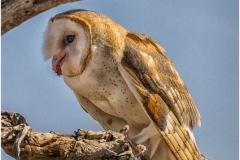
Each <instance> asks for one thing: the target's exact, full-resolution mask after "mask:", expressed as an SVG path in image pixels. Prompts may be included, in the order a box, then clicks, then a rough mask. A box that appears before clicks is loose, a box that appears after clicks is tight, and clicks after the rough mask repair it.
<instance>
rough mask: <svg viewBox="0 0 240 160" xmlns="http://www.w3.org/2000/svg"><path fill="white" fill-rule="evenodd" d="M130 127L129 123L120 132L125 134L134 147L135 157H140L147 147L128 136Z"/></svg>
mask: <svg viewBox="0 0 240 160" xmlns="http://www.w3.org/2000/svg"><path fill="white" fill-rule="evenodd" d="M129 129H130V127H129V126H128V125H126V126H124V127H123V128H122V129H121V130H120V131H119V132H120V133H122V134H123V135H124V136H125V139H126V140H127V141H128V142H129V144H130V146H131V147H132V150H133V153H134V156H135V157H139V156H141V155H143V154H144V152H145V151H146V147H145V146H144V145H142V144H136V143H134V142H133V141H132V140H131V139H130V138H129V136H128V132H129Z"/></svg>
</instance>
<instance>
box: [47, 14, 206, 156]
mask: <svg viewBox="0 0 240 160" xmlns="http://www.w3.org/2000/svg"><path fill="white" fill-rule="evenodd" d="M43 50H44V56H45V59H49V58H52V68H53V70H54V71H55V72H56V74H57V75H62V76H63V79H64V81H65V83H66V84H67V85H68V86H69V87H70V88H71V89H72V90H73V92H74V94H75V96H76V98H77V100H78V102H79V103H80V105H81V107H82V108H83V109H84V110H85V111H86V112H87V113H89V114H90V115H91V116H92V117H93V118H94V119H95V120H97V121H98V122H99V123H100V125H101V126H102V127H103V128H104V129H105V130H114V131H119V130H121V129H122V128H123V127H124V126H128V127H129V130H128V137H129V139H130V140H131V141H132V142H134V143H135V144H142V145H144V146H145V147H146V151H145V153H144V156H146V157H148V158H150V159H151V160H160V159H161V160H199V159H204V158H203V157H202V156H201V153H200V151H199V149H198V147H197V144H196V141H195V138H194V135H193V132H192V129H193V127H194V126H195V125H196V126H200V125H201V122H200V114H199V111H198V109H197V107H196V106H195V104H194V101H193V99H192V97H191V95H190V93H189V92H188V90H187V88H186V86H185V85H184V83H183V81H182V79H181V78H180V76H179V74H178V72H177V71H176V69H175V68H174V65H173V62H172V61H171V60H170V59H169V58H168V57H167V55H166V54H165V50H164V49H163V48H162V47H161V46H160V45H159V44H158V43H157V42H156V41H155V40H153V39H152V38H151V37H149V36H147V35H145V34H140V33H135V32H131V31H128V30H126V29H125V28H123V27H122V26H121V25H119V24H118V23H116V22H114V21H113V20H111V19H110V18H108V17H107V16H105V15H103V14H100V13H97V12H93V11H87V10H70V11H66V12H63V13H60V14H57V15H55V16H54V17H52V18H51V19H50V20H49V22H48V26H47V29H46V32H45V38H44V43H43Z"/></svg>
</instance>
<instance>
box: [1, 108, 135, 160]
mask: <svg viewBox="0 0 240 160" xmlns="http://www.w3.org/2000/svg"><path fill="white" fill-rule="evenodd" d="M1 115H2V118H1V124H2V127H1V131H2V134H1V145H2V148H3V149H4V151H5V152H6V153H7V154H8V155H10V156H11V157H13V158H15V159H19V160H20V159H24V160H25V159H26V160H31V159H41V160H49V159H55V160H63V159H64V160H65V159H81V160H93V159H108V160H116V159H119V160H125V159H132V160H134V155H133V154H132V149H131V147H130V145H129V144H128V142H126V140H125V137H124V136H123V135H122V134H120V133H117V132H113V131H98V132H94V131H85V130H81V129H78V130H77V131H75V132H74V133H75V135H71V134H60V133H56V132H53V131H50V132H49V133H41V132H34V131H32V130H31V127H30V126H29V125H28V124H27V122H26V119H25V118H24V117H23V116H22V115H20V114H19V113H12V112H9V111H2V112H1Z"/></svg>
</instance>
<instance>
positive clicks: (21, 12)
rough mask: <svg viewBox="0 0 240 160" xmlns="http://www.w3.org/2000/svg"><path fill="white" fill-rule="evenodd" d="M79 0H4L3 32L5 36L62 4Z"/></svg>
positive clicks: (2, 7) (2, 2)
mask: <svg viewBox="0 0 240 160" xmlns="http://www.w3.org/2000/svg"><path fill="white" fill-rule="evenodd" d="M74 1H78V0H53V1H49V0H2V1H1V4H2V6H1V9H2V20H1V21H2V32H1V35H3V34H5V33H6V32H7V31H9V30H11V29H12V28H14V27H16V26H18V25H20V24H21V23H22V22H24V21H26V20H28V19H30V18H32V17H34V16H36V15H37V14H39V13H42V12H44V11H46V10H48V9H51V8H53V7H56V6H58V5H60V4H65V3H69V2H74Z"/></svg>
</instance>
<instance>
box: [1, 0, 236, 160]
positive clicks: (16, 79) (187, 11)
mask: <svg viewBox="0 0 240 160" xmlns="http://www.w3.org/2000/svg"><path fill="white" fill-rule="evenodd" d="M238 7H239V4H238V0H211V1H209V0H201V1H196V0H188V1H167V0H148V1H145V0H128V1H117V0H91V1H90V0H85V1H82V2H77V3H69V4H65V5H61V6H59V7H56V8H53V9H51V10H48V11H46V12H44V13H42V14H40V15H38V16H36V17H34V18H32V19H30V20H28V21H27V22H25V23H23V24H21V25H20V26H19V27H17V28H15V29H13V30H11V31H10V32H8V33H6V34H5V35H4V36H2V54H1V56H2V57H1V67H2V81H1V85H2V97H1V98H2V102H1V107H2V110H10V111H13V112H19V113H21V114H22V115H23V116H24V117H25V118H26V119H27V121H28V123H29V124H30V126H31V127H32V129H33V130H34V131H40V132H49V131H50V130H53V131H56V132H60V133H71V134H73V131H74V130H77V129H78V128H82V129H91V130H102V128H101V126H100V125H99V124H98V123H97V122H96V121H94V120H93V119H92V118H91V117H90V116H89V115H88V114H87V113H85V112H84V111H83V110H82V109H81V107H80V106H79V104H78V102H77V100H76V98H75V97H74V94H73V93H72V91H71V90H70V89H69V88H68V87H67V86H66V85H65V84H64V82H63V80H62V77H58V76H57V75H56V74H55V73H54V72H53V71H52V69H51V61H46V62H45V61H44V59H43V55H42V41H43V34H44V30H45V28H46V25H47V21H48V19H49V18H50V17H51V16H53V15H55V14H57V13H60V12H63V11H66V10H70V9H87V10H94V11H98V12H101V13H103V14H105V15H107V16H109V17H111V18H112V19H114V20H115V21H116V22H118V23H120V24H121V25H122V26H124V27H125V28H127V29H129V30H132V31H135V32H140V33H145V34H148V35H150V36H151V37H153V38H154V39H155V40H156V41H157V42H159V43H160V44H161V45H162V46H163V47H164V48H165V49H166V51H167V55H168V56H169V57H170V58H171V59H172V60H173V62H174V64H175V67H176V68H177V70H178V72H179V74H180V76H181V77H182V79H183V81H184V82H185V84H186V85H187V87H188V90H189V91H190V93H191V94H192V96H193V98H194V100H195V102H196V104H197V106H198V108H199V111H200V113H201V116H202V127H201V128H195V129H194V133H195V136H196V140H197V143H198V146H199V148H200V150H201V152H202V153H203V154H204V155H206V156H207V157H208V158H210V159H211V160H236V159H238V154H239V145H238V143H239V138H238V134H239V133H238V131H239V124H238V122H239V121H238V118H239V110H238V107H239V104H238V102H239V93H238V88H239V86H238V82H239V81H238V77H239V75H238V74H239V71H238V69H239V67H238V60H239V58H238V54H239V50H238V47H239V46H238V45H239V41H238V38H239V28H238V27H239V26H238V25H239V23H238V20H239V18H238V15H239V14H238ZM1 153H2V159H3V160H10V159H12V158H10V157H9V156H7V155H6V154H5V153H4V152H3V151H2V152H1Z"/></svg>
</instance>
